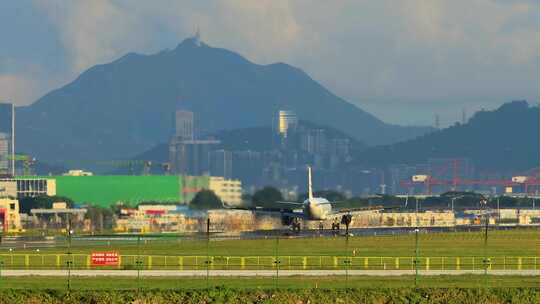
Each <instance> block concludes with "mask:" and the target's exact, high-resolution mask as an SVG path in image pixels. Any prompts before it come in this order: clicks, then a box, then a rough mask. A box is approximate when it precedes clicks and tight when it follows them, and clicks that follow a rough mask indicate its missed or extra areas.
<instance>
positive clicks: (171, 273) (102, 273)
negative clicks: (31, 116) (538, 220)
mask: <svg viewBox="0 0 540 304" xmlns="http://www.w3.org/2000/svg"><path fill="white" fill-rule="evenodd" d="M67 274H68V272H67V270H54V269H52V270H2V272H1V276H3V277H24V276H44V277H62V276H67ZM414 274H415V271H414V270H349V271H348V275H350V276H380V277H384V276H390V277H391V276H405V275H414ZM419 274H420V275H422V276H440V275H467V274H476V275H481V274H484V271H483V270H422V271H419ZM488 274H489V275H495V276H540V270H491V271H488ZM71 275H72V276H78V277H136V276H137V270H71ZM140 275H141V276H145V277H205V276H206V275H207V271H206V270H141V271H140ZM208 275H209V276H212V277H274V276H276V275H277V272H276V271H275V270H210V271H208ZM344 275H345V271H344V270H280V271H279V276H280V277H291V276H315V277H322V276H344Z"/></svg>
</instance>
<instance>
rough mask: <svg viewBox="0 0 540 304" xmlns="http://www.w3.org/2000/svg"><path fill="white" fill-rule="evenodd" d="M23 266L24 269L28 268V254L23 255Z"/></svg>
mask: <svg viewBox="0 0 540 304" xmlns="http://www.w3.org/2000/svg"><path fill="white" fill-rule="evenodd" d="M24 266H25V267H26V268H28V267H30V256H29V255H28V254H25V255H24Z"/></svg>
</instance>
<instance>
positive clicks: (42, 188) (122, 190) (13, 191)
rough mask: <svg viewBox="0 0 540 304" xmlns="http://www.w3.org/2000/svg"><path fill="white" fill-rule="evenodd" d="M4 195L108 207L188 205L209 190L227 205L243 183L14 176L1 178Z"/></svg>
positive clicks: (170, 177)
mask: <svg viewBox="0 0 540 304" xmlns="http://www.w3.org/2000/svg"><path fill="white" fill-rule="evenodd" d="M0 189H3V191H4V192H5V193H6V196H9V197H13V198H23V197H28V196H44V195H47V196H54V195H58V196H63V197H68V198H70V199H72V200H73V201H74V202H76V203H89V204H94V205H99V206H103V207H108V206H110V205H113V204H116V203H125V204H131V205H134V204H138V203H141V202H171V203H182V204H188V203H189V202H191V200H192V199H193V198H194V197H195V195H196V194H197V193H198V192H199V191H201V190H203V189H209V190H212V191H214V192H215V193H216V195H217V196H218V197H219V198H220V199H221V200H222V201H223V202H224V203H225V204H228V205H239V204H241V203H242V183H241V182H240V181H239V180H230V179H225V178H223V177H211V176H174V175H147V176H144V175H101V176H100V175H89V176H69V175H63V176H50V177H46V178H45V177H35V178H28V177H20V178H19V177H17V178H15V179H3V180H0Z"/></svg>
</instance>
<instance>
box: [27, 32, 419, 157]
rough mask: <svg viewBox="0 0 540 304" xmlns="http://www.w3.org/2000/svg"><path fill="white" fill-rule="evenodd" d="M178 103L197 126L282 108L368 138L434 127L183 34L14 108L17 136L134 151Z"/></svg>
mask: <svg viewBox="0 0 540 304" xmlns="http://www.w3.org/2000/svg"><path fill="white" fill-rule="evenodd" d="M177 109H187V110H191V111H193V112H195V115H196V126H197V129H198V131H199V132H200V133H211V132H215V131H218V130H224V129H235V128H243V127H255V126H261V125H265V124H268V123H269V122H270V121H271V120H272V119H273V116H274V115H275V113H276V112H277V111H278V110H280V109H287V110H293V111H295V112H296V113H297V114H298V116H299V117H300V119H306V118H309V120H313V121H314V122H316V123H318V124H322V125H328V126H330V127H333V128H335V129H339V130H341V131H344V132H346V133H348V134H350V135H352V136H354V137H355V138H356V139H358V140H360V141H362V142H366V143H368V144H372V145H373V144H381V143H390V142H396V141H399V140H401V139H408V138H412V137H416V136H418V135H421V134H424V133H426V132H428V131H429V130H430V128H427V127H400V126H395V125H390V124H385V123H384V122H382V121H380V120H379V119H377V118H376V117H374V116H373V115H371V114H369V113H367V112H365V111H363V110H361V109H360V108H358V107H357V106H355V105H353V104H351V103H348V102H347V101H345V100H344V99H342V98H340V97H338V96H336V95H334V94H333V93H332V92H330V91H329V90H327V89H326V88H324V87H323V86H322V85H321V84H319V83H318V82H316V81H315V80H313V79H312V78H311V77H310V76H309V75H308V74H306V73H305V72H304V71H302V70H301V69H299V68H296V67H293V66H290V65H288V64H285V63H273V64H268V65H259V64H256V63H253V62H251V61H249V60H247V59H246V58H244V57H242V56H241V55H239V54H237V53H235V52H232V51H229V50H226V49H221V48H214V47H210V46H208V45H206V44H205V43H200V44H199V43H196V41H195V40H194V39H186V40H184V41H183V42H181V43H180V44H179V45H178V46H177V47H176V48H175V49H173V50H168V51H166V50H165V51H161V52H158V53H156V54H151V55H141V54H137V53H133V52H131V53H127V54H126V55H124V56H122V57H120V58H118V59H116V60H114V61H112V62H110V63H106V64H100V65H96V66H93V67H91V68H89V69H87V70H86V71H84V72H83V73H81V74H80V75H79V76H78V77H77V78H76V79H75V80H74V81H72V82H70V83H68V84H66V85H65V86H63V87H61V88H58V89H55V90H52V91H51V92H49V93H48V94H46V95H45V96H43V97H42V98H40V99H38V100H37V101H36V102H35V103H34V104H32V105H30V106H26V107H21V108H18V112H19V113H18V120H17V128H18V138H19V140H18V145H19V147H20V148H21V149H23V150H25V151H32V153H33V154H34V155H35V156H36V157H38V158H40V159H45V160H59V159H119V158H128V157H132V156H134V155H137V154H138V153H140V152H142V151H145V150H147V149H149V148H151V147H152V146H154V145H155V144H157V143H159V142H165V141H167V140H168V138H169V136H170V135H171V130H172V128H171V125H172V115H173V113H174V111H175V110H177ZM323 114H324V115H323Z"/></svg>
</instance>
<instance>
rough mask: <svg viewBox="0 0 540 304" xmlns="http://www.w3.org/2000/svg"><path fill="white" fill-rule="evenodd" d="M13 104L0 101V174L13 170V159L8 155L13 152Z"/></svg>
mask: <svg viewBox="0 0 540 304" xmlns="http://www.w3.org/2000/svg"><path fill="white" fill-rule="evenodd" d="M14 111H15V108H14V107H13V104H10V103H0V175H7V174H10V173H12V171H13V168H12V167H13V161H10V160H9V158H8V156H9V155H11V154H13V150H14V149H13V148H14V147H13V141H14V137H13V135H14V134H13V133H14V130H13V125H14V118H15V117H14V114H15V113H14Z"/></svg>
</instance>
